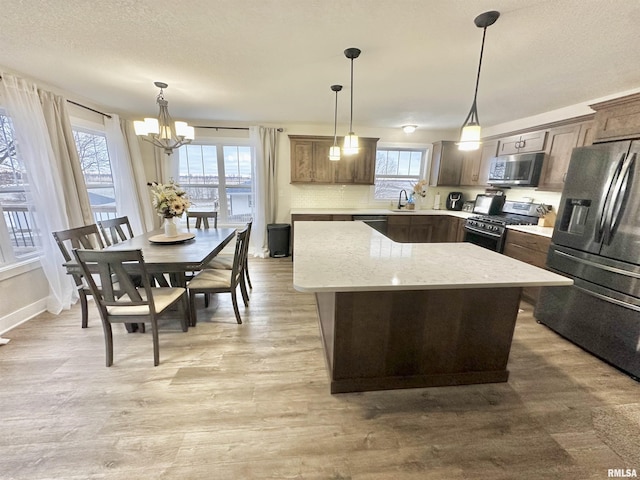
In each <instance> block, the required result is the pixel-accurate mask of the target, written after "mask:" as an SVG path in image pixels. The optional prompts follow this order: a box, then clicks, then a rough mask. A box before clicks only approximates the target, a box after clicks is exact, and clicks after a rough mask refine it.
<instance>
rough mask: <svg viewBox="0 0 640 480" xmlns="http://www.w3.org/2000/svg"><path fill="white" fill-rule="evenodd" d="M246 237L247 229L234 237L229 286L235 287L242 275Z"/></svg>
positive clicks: (245, 258)
mask: <svg viewBox="0 0 640 480" xmlns="http://www.w3.org/2000/svg"><path fill="white" fill-rule="evenodd" d="M247 235H248V229H247V228H246V227H245V228H243V229H242V230H240V231H239V232H238V234H237V237H236V249H235V252H234V254H233V265H232V267H231V286H232V287H235V286H236V285H237V284H238V282H239V281H240V278H241V276H242V275H243V270H244V266H245V264H246V261H247V238H248V237H247Z"/></svg>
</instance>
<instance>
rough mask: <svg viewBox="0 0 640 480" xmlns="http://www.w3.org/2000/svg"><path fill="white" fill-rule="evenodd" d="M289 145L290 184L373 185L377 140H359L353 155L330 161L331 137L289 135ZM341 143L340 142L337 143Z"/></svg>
mask: <svg viewBox="0 0 640 480" xmlns="http://www.w3.org/2000/svg"><path fill="white" fill-rule="evenodd" d="M289 141H290V143H291V183H340V184H345V183H352V184H361V185H373V183H374V174H375V162H376V146H377V143H378V139H377V138H360V149H359V152H358V153H357V154H355V155H342V158H341V159H340V160H339V161H337V162H332V161H331V160H329V149H330V148H331V146H332V145H333V137H325V136H308V135H289ZM338 141H339V143H342V139H341V138H339V139H338Z"/></svg>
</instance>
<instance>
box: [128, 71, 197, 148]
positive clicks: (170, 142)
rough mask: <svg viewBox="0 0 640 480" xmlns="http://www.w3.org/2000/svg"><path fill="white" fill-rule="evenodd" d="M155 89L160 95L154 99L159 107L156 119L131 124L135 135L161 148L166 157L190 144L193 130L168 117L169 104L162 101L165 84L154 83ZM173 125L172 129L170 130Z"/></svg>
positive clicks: (193, 133)
mask: <svg viewBox="0 0 640 480" xmlns="http://www.w3.org/2000/svg"><path fill="white" fill-rule="evenodd" d="M153 84H154V85H155V86H156V87H158V88H159V89H160V93H159V94H158V97H157V98H156V103H157V104H158V106H159V107H160V112H159V113H158V118H145V119H144V121H142V120H138V121H135V122H133V126H134V128H135V131H136V135H139V136H141V137H142V139H143V140H146V141H147V142H149V143H152V144H154V145H155V146H156V147H158V148H162V149H163V150H164V151H165V153H166V154H167V155H171V153H172V152H173V150H174V149H176V148H179V147H181V146H182V145H186V144H187V143H191V140H193V139H194V138H195V132H194V128H193V127H190V126H189V125H188V124H187V122H175V124H173V120H172V119H171V115H169V108H168V105H169V102H167V101H166V100H165V99H164V91H163V90H164V89H165V88H167V87H168V85H167V84H166V83H163V82H154V83H153ZM172 124H173V128H172Z"/></svg>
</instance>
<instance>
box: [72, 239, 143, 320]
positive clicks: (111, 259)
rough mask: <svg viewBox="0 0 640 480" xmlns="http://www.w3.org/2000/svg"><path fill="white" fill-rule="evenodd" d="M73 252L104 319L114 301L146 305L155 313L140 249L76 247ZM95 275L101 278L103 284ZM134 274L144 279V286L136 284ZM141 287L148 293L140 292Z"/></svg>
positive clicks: (124, 303)
mask: <svg viewBox="0 0 640 480" xmlns="http://www.w3.org/2000/svg"><path fill="white" fill-rule="evenodd" d="M73 255H74V256H75V258H76V261H77V262H78V264H79V265H80V268H81V269H82V272H83V274H84V276H85V278H86V279H87V283H88V284H89V288H90V289H91V294H92V296H93V298H94V299H95V300H96V302H97V303H98V307H99V309H100V314H101V315H103V319H104V320H106V319H107V307H109V306H114V305H117V306H120V307H128V306H140V305H146V306H147V307H148V308H149V313H150V314H153V313H155V305H154V303H153V294H152V292H151V283H150V281H149V274H148V272H147V269H146V266H145V263H144V258H143V256H142V251H141V250H139V249H138V250H81V249H73ZM94 275H97V276H98V277H99V278H100V284H98V283H97V282H96V279H95V278H94ZM132 276H135V278H136V279H137V278H139V279H140V280H141V281H142V288H140V289H139V288H136V285H135V283H134V280H133V279H132ZM141 290H144V291H145V292H146V293H145V295H141V294H140V292H141ZM125 294H126V296H125Z"/></svg>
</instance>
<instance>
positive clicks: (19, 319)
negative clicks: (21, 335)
mask: <svg viewBox="0 0 640 480" xmlns="http://www.w3.org/2000/svg"><path fill="white" fill-rule="evenodd" d="M46 309H47V299H46V298H42V299H40V300H38V301H37V302H34V303H32V304H30V305H27V306H25V307H22V308H21V309H20V310H16V311H15V312H11V313H10V314H9V315H6V316H4V317H2V318H0V335H2V334H4V333H6V332H8V331H9V330H11V329H12V328H15V327H17V326H18V325H20V324H21V323H24V322H26V321H27V320H31V319H32V318H33V317H35V316H36V315H39V314H41V313H42V312H44V311H45V310H46Z"/></svg>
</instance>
